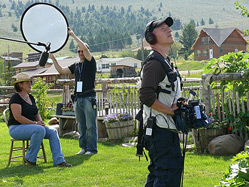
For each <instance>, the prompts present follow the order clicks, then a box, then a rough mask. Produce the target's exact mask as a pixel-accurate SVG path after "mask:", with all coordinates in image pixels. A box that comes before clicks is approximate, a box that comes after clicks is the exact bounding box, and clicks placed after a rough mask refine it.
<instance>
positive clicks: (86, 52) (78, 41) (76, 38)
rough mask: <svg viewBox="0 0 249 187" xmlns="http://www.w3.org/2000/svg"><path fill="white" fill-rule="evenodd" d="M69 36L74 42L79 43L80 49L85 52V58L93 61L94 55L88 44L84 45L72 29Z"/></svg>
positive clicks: (69, 29) (69, 30)
mask: <svg viewBox="0 0 249 187" xmlns="http://www.w3.org/2000/svg"><path fill="white" fill-rule="evenodd" d="M68 34H69V35H70V36H72V37H73V38H74V40H75V41H76V42H77V44H78V46H79V48H80V49H81V50H82V51H83V53H84V56H85V58H86V59H87V60H88V61H91V59H92V54H91V52H90V51H89V49H88V47H87V44H86V43H84V42H83V41H82V40H81V39H80V38H79V37H78V36H76V35H75V34H74V32H73V31H72V29H71V28H68Z"/></svg>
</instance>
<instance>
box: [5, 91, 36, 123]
mask: <svg viewBox="0 0 249 187" xmlns="http://www.w3.org/2000/svg"><path fill="white" fill-rule="evenodd" d="M29 98H30V99H31V101H32V105H30V104H29V103H27V102H26V101H24V99H23V98H22V97H21V96H20V95H19V94H18V93H15V94H14V95H13V96H12V97H11V98H10V102H9V109H10V117H9V121H8V126H10V125H20V124H21V123H20V122H18V121H16V120H15V118H14V116H13V113H12V111H11V107H10V106H11V104H13V103H15V104H19V105H21V106H22V113H21V114H22V116H24V117H26V118H28V119H30V120H32V121H35V120H36V115H37V113H38V108H37V106H36V103H35V99H34V97H33V96H32V95H31V94H29Z"/></svg>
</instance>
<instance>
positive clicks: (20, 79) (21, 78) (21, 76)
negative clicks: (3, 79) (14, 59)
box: [12, 72, 32, 85]
mask: <svg viewBox="0 0 249 187" xmlns="http://www.w3.org/2000/svg"><path fill="white" fill-rule="evenodd" d="M25 81H32V79H31V78H30V76H29V75H28V74H27V73H24V72H21V73H18V74H17V75H16V81H15V82H13V83H12V85H15V84H16V83H19V82H25Z"/></svg>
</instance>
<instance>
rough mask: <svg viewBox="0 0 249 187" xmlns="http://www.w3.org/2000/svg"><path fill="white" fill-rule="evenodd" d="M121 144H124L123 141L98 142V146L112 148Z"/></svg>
mask: <svg viewBox="0 0 249 187" xmlns="http://www.w3.org/2000/svg"><path fill="white" fill-rule="evenodd" d="M122 143H124V140H123V139H117V140H107V141H98V144H102V145H104V146H108V147H114V146H117V145H121V144H122Z"/></svg>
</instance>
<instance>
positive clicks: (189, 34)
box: [179, 23, 197, 56]
mask: <svg viewBox="0 0 249 187" xmlns="http://www.w3.org/2000/svg"><path fill="white" fill-rule="evenodd" d="M196 38H197V31H196V30H195V27H194V25H192V24H190V23H189V24H187V25H185V26H184V27H183V30H182V35H181V36H180V40H179V42H180V43H181V44H182V45H183V48H182V51H184V53H185V55H186V56H189V55H190V54H191V53H192V50H191V47H192V45H193V44H194V42H195V40H196Z"/></svg>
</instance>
